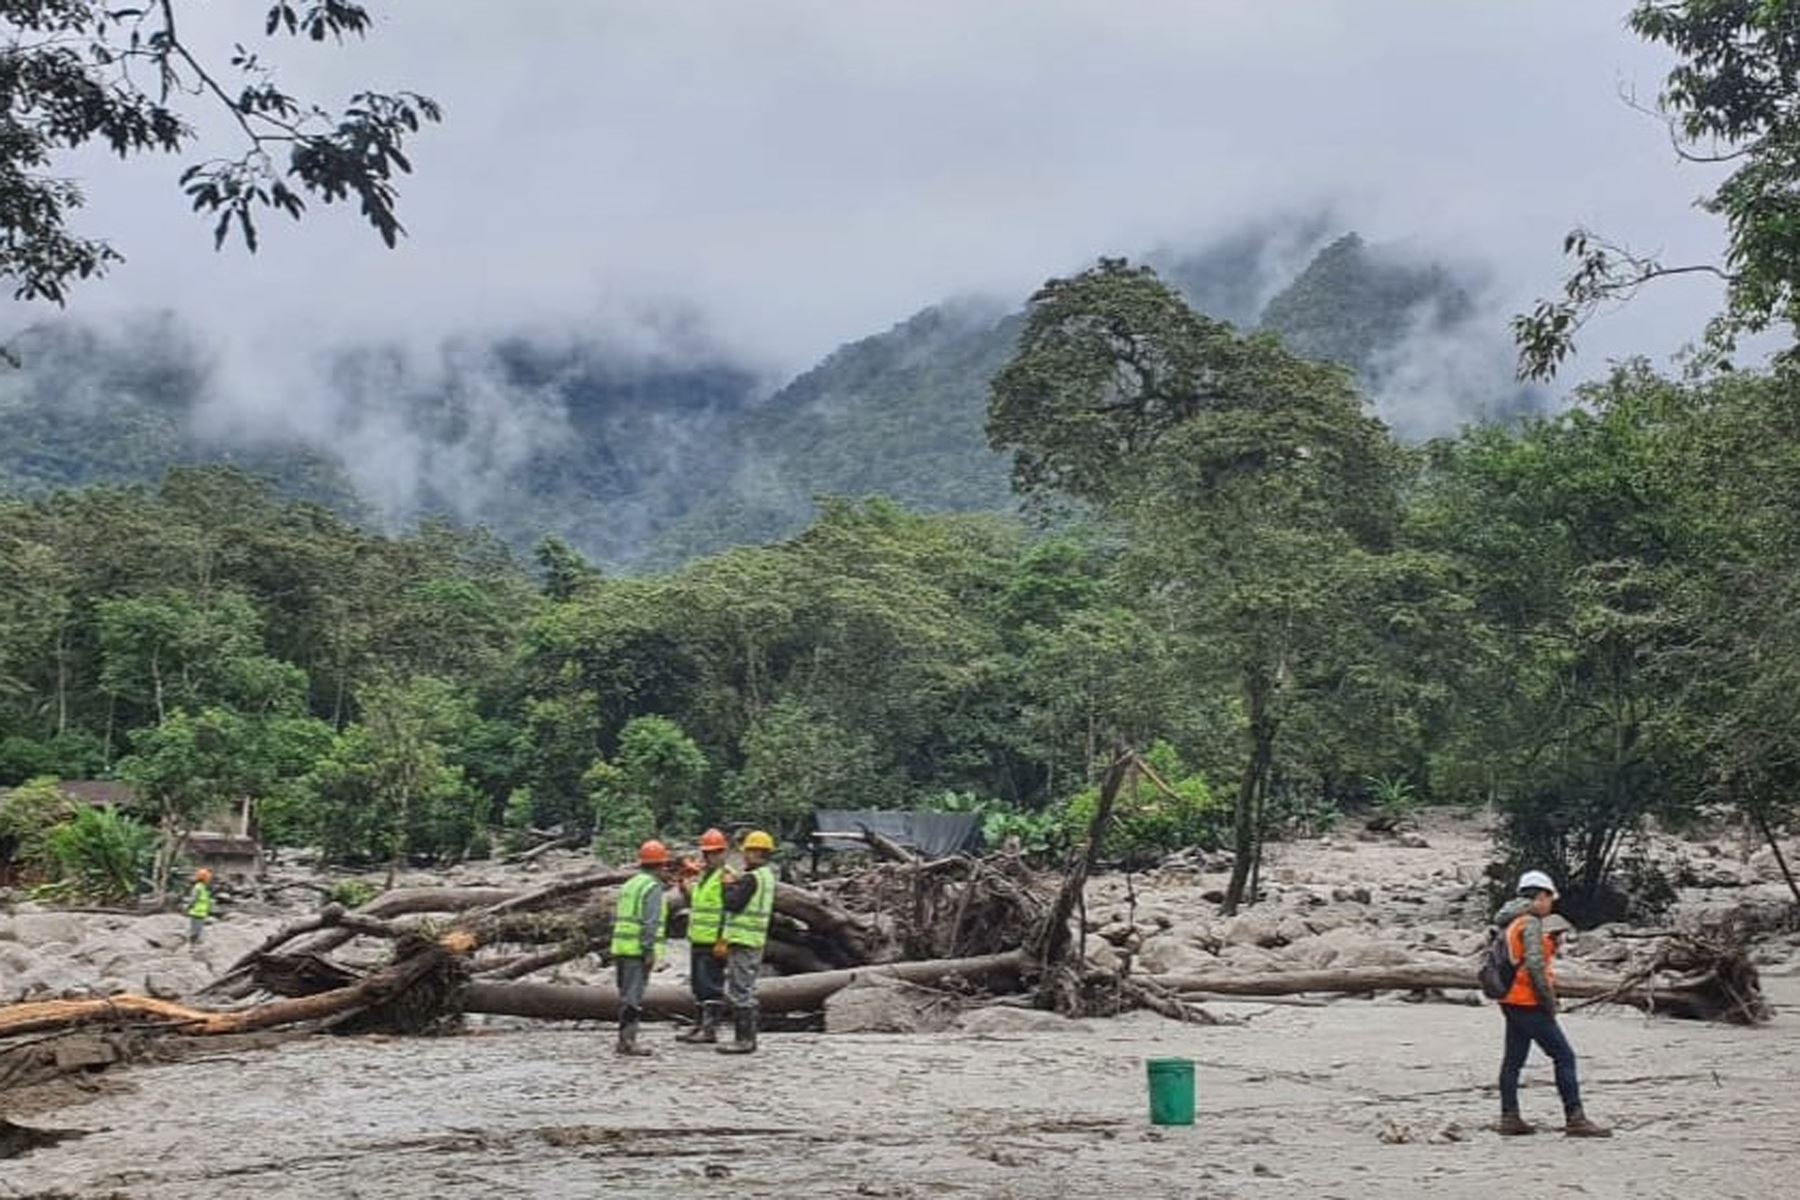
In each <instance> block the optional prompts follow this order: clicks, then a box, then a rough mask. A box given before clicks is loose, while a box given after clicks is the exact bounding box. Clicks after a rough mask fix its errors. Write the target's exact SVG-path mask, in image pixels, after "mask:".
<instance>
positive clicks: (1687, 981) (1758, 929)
mask: <svg viewBox="0 0 1800 1200" xmlns="http://www.w3.org/2000/svg"><path fill="white" fill-rule="evenodd" d="M1766 918H1767V914H1765V913H1763V912H1762V911H1760V910H1749V909H1742V910H1733V911H1731V912H1728V913H1725V914H1723V915H1722V916H1717V917H1713V918H1711V919H1709V920H1707V921H1704V922H1702V923H1700V924H1698V925H1696V926H1695V927H1694V928H1692V929H1686V930H1665V931H1659V932H1655V933H1650V934H1646V935H1644V936H1646V937H1650V938H1653V939H1655V940H1656V942H1657V947H1656V951H1655V953H1654V954H1652V955H1651V956H1650V957H1649V959H1648V960H1647V961H1646V962H1644V963H1642V964H1641V965H1640V966H1638V967H1637V968H1636V969H1634V970H1632V971H1630V972H1629V973H1627V974H1626V975H1625V976H1624V978H1622V979H1621V980H1619V982H1618V985H1617V986H1616V987H1614V988H1612V989H1610V990H1608V991H1606V992H1604V993H1602V994H1600V995H1597V996H1595V997H1593V998H1592V999H1590V1000H1588V1001H1586V1002H1585V1003H1584V1004H1583V1005H1582V1006H1581V1007H1584V1008H1585V1007H1586V1006H1587V1005H1588V1004H1607V1003H1622V1004H1630V1005H1632V1006H1634V1007H1637V1008H1641V1009H1643V1010H1644V1011H1646V1012H1650V1013H1658V1014H1661V1015H1663V1016H1670V1017H1685V1018H1688V1019H1690V1020H1696V1021H1723V1022H1726V1023H1728V1024H1733V1025H1760V1024H1762V1023H1763V1022H1765V1021H1767V1020H1768V1019H1769V1018H1770V1016H1772V1015H1773V1014H1772V1012H1771V1010H1770V1008H1769V1002H1768V999H1767V998H1766V997H1765V996H1764V995H1763V990H1762V976H1761V973H1760V972H1758V970H1757V969H1756V963H1755V962H1753V961H1752V960H1751V958H1750V943H1751V939H1752V938H1754V937H1755V936H1757V935H1758V934H1759V933H1766V932H1771V931H1774V930H1775V929H1778V928H1779V927H1780V926H1779V923H1780V922H1782V921H1784V920H1788V919H1791V918H1783V917H1781V916H1780V915H1779V914H1776V916H1775V918H1774V920H1775V922H1776V923H1777V924H1775V925H1771V924H1770V923H1769V921H1768V920H1767V919H1766Z"/></svg>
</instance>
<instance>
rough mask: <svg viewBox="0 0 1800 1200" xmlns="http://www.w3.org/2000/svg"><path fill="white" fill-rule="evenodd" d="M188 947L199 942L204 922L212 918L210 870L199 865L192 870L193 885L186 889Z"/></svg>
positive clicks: (202, 935)
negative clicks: (196, 869) (195, 869)
mask: <svg viewBox="0 0 1800 1200" xmlns="http://www.w3.org/2000/svg"><path fill="white" fill-rule="evenodd" d="M185 903H186V904H187V919H188V947H189V949H192V948H194V947H196V946H198V945H199V944H200V939H201V938H203V937H205V936H206V923H207V922H208V921H210V920H212V914H213V894H212V872H211V871H209V870H207V869H206V868H205V867H201V868H200V869H199V870H198V871H195V872H194V886H193V887H191V888H189V889H188V894H187V899H186V902H185Z"/></svg>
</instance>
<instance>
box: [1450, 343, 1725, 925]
mask: <svg viewBox="0 0 1800 1200" xmlns="http://www.w3.org/2000/svg"><path fill="white" fill-rule="evenodd" d="M1583 400H1584V402H1585V403H1584V405H1583V406H1582V407H1580V408H1577V409H1574V410H1572V411H1571V412H1569V413H1567V414H1565V415H1563V416H1560V417H1556V418H1552V419H1548V420H1542V421H1536V422H1530V423H1527V424H1526V425H1524V426H1523V427H1521V428H1519V429H1518V430H1516V431H1508V430H1500V429H1490V430H1484V431H1480V432H1479V433H1477V434H1475V435H1473V436H1471V437H1470V438H1469V439H1468V440H1467V441H1466V442H1465V443H1464V444H1463V445H1462V446H1461V447H1459V448H1458V449H1457V451H1456V452H1455V454H1454V455H1453V456H1451V457H1449V458H1447V459H1446V460H1445V461H1444V462H1443V463H1442V464H1440V468H1439V470H1438V472H1437V474H1436V476H1435V477H1434V478H1433V479H1432V480H1431V481H1430V482H1429V483H1428V484H1427V486H1426V487H1425V488H1424V489H1423V491H1422V495H1421V499H1420V503H1419V506H1418V509H1419V510H1418V513H1417V515H1416V516H1415V519H1414V534H1415V536H1417V537H1419V538H1420V539H1421V540H1423V541H1425V542H1426V543H1427V544H1428V545H1430V546H1431V547H1433V548H1436V549H1439V550H1443V551H1447V552H1450V553H1453V554H1456V555H1458V556H1459V557H1461V558H1462V559H1463V560H1464V561H1465V562H1467V563H1469V564H1470V567H1471V576H1472V579H1473V580H1474V581H1475V584H1476V587H1475V590H1474V593H1473V595H1474V600H1475V603H1476V604H1477V606H1478V608H1479V610H1480V613H1481V616H1482V620H1483V622H1484V623H1485V624H1486V626H1487V627H1488V629H1489V630H1491V631H1492V635H1493V636H1492V637H1491V638H1489V639H1488V640H1487V641H1486V643H1485V645H1483V646H1482V647H1481V648H1482V653H1483V654H1484V655H1485V661H1482V662H1477V663H1475V664H1473V666H1472V669H1471V670H1470V671H1469V672H1468V673H1467V675H1466V679H1467V681H1468V682H1469V683H1470V684H1471V685H1473V687H1474V688H1475V689H1476V690H1477V693H1478V695H1479V697H1480V699H1479V703H1478V705H1477V706H1476V707H1475V708H1474V709H1473V710H1472V711H1470V712H1469V713H1468V714H1467V717H1466V725H1465V731H1464V734H1463V739H1462V743H1461V747H1460V749H1459V751H1458V753H1459V754H1472V755H1473V756H1474V757H1475V759H1476V760H1477V762H1478V763H1479V770H1478V773H1479V774H1480V775H1481V776H1484V777H1485V780H1486V782H1487V785H1488V787H1489V789H1490V791H1491V795H1492V798H1493V799H1494V800H1495V802H1496V803H1497V804H1498V805H1499V806H1500V808H1501V811H1502V814H1503V843H1504V845H1503V850H1504V851H1505V852H1506V854H1507V856H1508V858H1509V863H1508V866H1509V868H1510V867H1515V866H1521V865H1524V864H1525V862H1526V860H1530V862H1531V863H1533V864H1536V865H1539V866H1545V867H1547V868H1549V869H1551V870H1555V871H1558V872H1560V873H1561V874H1562V875H1563V876H1564V878H1565V879H1566V880H1567V884H1566V888H1565V890H1566V891H1567V893H1568V894H1569V896H1570V900H1571V903H1572V904H1574V905H1576V906H1578V907H1581V906H1586V907H1588V908H1590V909H1591V910H1592V911H1593V912H1594V913H1595V914H1596V915H1601V913H1602V908H1601V906H1602V905H1603V903H1604V893H1605V892H1606V890H1607V888H1608V886H1609V883H1610V880H1611V876H1612V873H1613V869H1614V866H1615V864H1616V862H1617V861H1618V857H1619V853H1620V850H1621V848H1622V847H1623V845H1624V843H1625V841H1626V840H1627V839H1628V838H1629V836H1630V835H1631V833H1632V832H1633V831H1634V830H1635V829H1637V828H1638V826H1639V824H1640V822H1641V820H1642V818H1643V817H1644V816H1645V815H1646V814H1648V813H1652V812H1658V811H1662V812H1669V811H1671V810H1672V809H1673V808H1674V807H1675V806H1678V805H1680V804H1682V803H1684V802H1685V801H1686V800H1688V799H1691V797H1692V796H1693V795H1694V793H1695V792H1696V791H1697V790H1698V786H1699V778H1698V775H1697V772H1696V767H1697V766H1698V763H1699V760H1698V759H1697V758H1696V757H1695V755H1694V754H1693V753H1692V751H1693V750H1694V749H1695V747H1694V745H1693V741H1692V738H1691V736H1690V733H1689V731H1688V724H1689V719H1690V718H1689V715H1688V707H1687V698H1688V695H1689V692H1690V688H1689V686H1688V677H1689V673H1690V670H1691V667H1688V666H1684V665H1683V661H1684V658H1685V651H1684V647H1686V646H1687V645H1689V644H1690V643H1691V640H1692V638H1693V636H1694V633H1695V625H1694V616H1695V611H1694V601H1695V593H1694V591H1693V587H1694V584H1695V577H1694V574H1693V568H1694V565H1695V564H1696V563H1699V562H1701V561H1703V560H1704V559H1705V558H1706V557H1707V556H1708V554H1709V553H1710V551H1709V550H1708V549H1707V548H1706V546H1707V539H1706V538H1704V537H1701V536H1700V533H1701V531H1700V529H1699V528H1698V527H1697V526H1695V525H1693V524H1692V523H1691V522H1690V520H1689V519H1688V514H1689V513H1690V511H1691V510H1690V501H1691V498H1692V497H1693V496H1694V494H1695V493H1696V490H1697V489H1698V487H1700V486H1701V484H1702V481H1701V480H1699V479H1697V478H1695V477H1693V476H1691V475H1690V474H1688V473H1687V472H1686V471H1683V470H1680V469H1678V468H1677V465H1676V464H1677V461H1678V460H1677V457H1676V454H1675V447H1676V445H1677V443H1678V441H1679V440H1680V438H1681V437H1682V436H1683V435H1682V434H1681V432H1680V431H1681V428H1682V426H1683V425H1684V424H1685V422H1686V421H1687V419H1688V418H1687V416H1686V414H1685V412H1684V410H1685V408H1686V401H1685V400H1684V398H1683V396H1682V393H1681V389H1679V388H1676V387H1672V386H1670V385H1667V384H1665V383H1664V382H1662V381H1660V380H1657V379H1655V378H1654V377H1651V376H1649V375H1648V374H1647V373H1645V372H1643V371H1642V370H1641V369H1640V368H1628V369H1626V370H1623V371H1621V372H1620V373H1618V374H1617V375H1616V376H1615V377H1614V378H1613V379H1612V380H1610V381H1609V382H1607V383H1606V384H1604V385H1601V386H1598V387H1595V388H1591V389H1588V390H1587V391H1585V392H1584V394H1583ZM1474 645H1475V644H1472V649H1473V648H1474ZM1469 657H1470V658H1471V659H1475V658H1477V656H1476V655H1475V654H1471V655H1470V656H1469Z"/></svg>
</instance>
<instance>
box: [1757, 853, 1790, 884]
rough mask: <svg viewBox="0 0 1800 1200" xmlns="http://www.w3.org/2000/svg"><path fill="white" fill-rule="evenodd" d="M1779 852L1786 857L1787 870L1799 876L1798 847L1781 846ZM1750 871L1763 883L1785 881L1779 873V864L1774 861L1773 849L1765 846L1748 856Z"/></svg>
mask: <svg viewBox="0 0 1800 1200" xmlns="http://www.w3.org/2000/svg"><path fill="white" fill-rule="evenodd" d="M1781 853H1782V857H1784V858H1786V859H1787V865H1788V870H1790V871H1792V872H1794V874H1795V876H1796V877H1800V847H1797V846H1783V847H1782V848H1781ZM1750 871H1751V873H1752V874H1753V875H1754V876H1755V878H1756V879H1758V880H1760V881H1761V882H1763V883H1784V882H1786V880H1784V879H1783V878H1782V875H1781V864H1780V863H1778V862H1776V861H1775V851H1773V850H1771V849H1769V847H1767V846H1764V847H1763V848H1762V849H1760V850H1758V851H1757V852H1756V853H1755V854H1752V855H1751V856H1750Z"/></svg>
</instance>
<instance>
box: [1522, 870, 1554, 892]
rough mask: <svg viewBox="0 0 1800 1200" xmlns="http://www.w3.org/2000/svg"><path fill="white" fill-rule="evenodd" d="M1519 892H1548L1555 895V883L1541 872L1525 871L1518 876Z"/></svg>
mask: <svg viewBox="0 0 1800 1200" xmlns="http://www.w3.org/2000/svg"><path fill="white" fill-rule="evenodd" d="M1519 891H1521V892H1549V893H1550V894H1551V895H1552V896H1554V895H1556V881H1555V880H1554V879H1552V878H1550V877H1549V876H1548V875H1546V874H1544V873H1543V872H1542V871H1527V872H1525V873H1524V874H1523V875H1521V876H1519Z"/></svg>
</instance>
